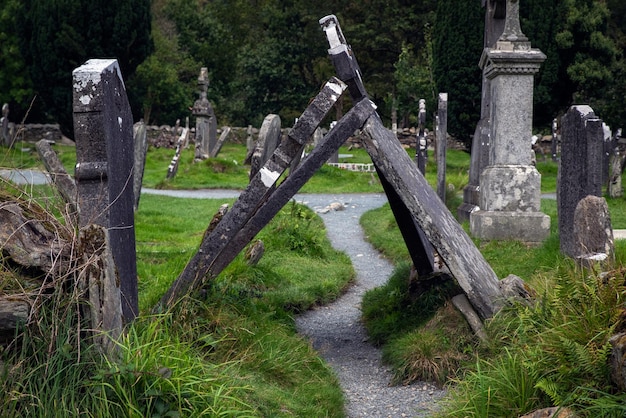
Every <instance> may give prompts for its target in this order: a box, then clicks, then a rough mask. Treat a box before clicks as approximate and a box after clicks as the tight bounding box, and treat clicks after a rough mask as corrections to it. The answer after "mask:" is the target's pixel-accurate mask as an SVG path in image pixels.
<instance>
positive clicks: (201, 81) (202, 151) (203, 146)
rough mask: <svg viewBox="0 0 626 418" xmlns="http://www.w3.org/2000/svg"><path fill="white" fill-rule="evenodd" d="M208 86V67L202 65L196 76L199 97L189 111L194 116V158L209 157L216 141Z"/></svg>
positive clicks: (215, 124) (215, 128) (214, 122)
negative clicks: (208, 97)
mask: <svg viewBox="0 0 626 418" xmlns="http://www.w3.org/2000/svg"><path fill="white" fill-rule="evenodd" d="M208 86H209V76H208V69H207V68H206V67H202V68H201V69H200V75H199V76H198V87H199V89H200V98H199V99H198V100H196V101H195V103H194V104H193V108H192V109H191V113H192V114H193V115H194V116H195V117H196V155H195V159H196V160H205V159H207V158H209V155H210V154H211V150H212V149H213V147H214V146H215V143H216V142H217V121H216V120H215V113H214V112H213V107H212V106H211V102H209V99H207V89H208Z"/></svg>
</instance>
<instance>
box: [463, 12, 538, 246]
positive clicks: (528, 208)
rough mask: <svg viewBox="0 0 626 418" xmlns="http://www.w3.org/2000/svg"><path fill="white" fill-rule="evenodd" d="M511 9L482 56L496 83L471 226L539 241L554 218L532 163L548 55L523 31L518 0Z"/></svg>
mask: <svg viewBox="0 0 626 418" xmlns="http://www.w3.org/2000/svg"><path fill="white" fill-rule="evenodd" d="M506 10H507V12H506V22H505V27H504V31H503V32H502V35H501V36H500V38H499V39H498V41H497V42H496V45H495V47H494V48H488V49H486V50H485V52H484V53H483V55H482V58H481V59H482V61H481V64H482V65H481V66H482V68H483V69H484V74H485V77H486V78H487V79H488V80H490V85H491V98H490V99H491V104H490V106H489V107H490V118H489V137H490V153H489V165H488V166H487V167H486V168H485V169H484V170H483V171H482V173H481V174H480V178H479V187H480V200H479V207H480V209H479V210H477V211H474V212H472V213H471V214H470V231H471V232H472V234H473V235H474V236H476V237H478V238H482V239H487V240H500V239H514V240H520V241H523V242H528V243H539V242H542V241H543V240H545V239H546V238H547V237H548V236H549V235H550V217H549V216H547V215H546V214H544V213H542V212H541V211H540V205H541V175H540V174H539V172H538V171H537V169H536V168H535V167H534V166H533V165H532V155H531V153H532V148H531V137H532V113H533V112H532V109H533V83H534V80H533V75H534V74H535V73H536V72H537V71H539V68H540V66H541V63H542V62H543V61H544V60H545V59H546V56H545V55H544V54H543V53H542V52H541V51H540V50H538V49H535V48H531V47H530V42H528V39H527V38H526V37H525V36H524V34H523V33H522V31H521V28H520V25H519V0H507V9H506Z"/></svg>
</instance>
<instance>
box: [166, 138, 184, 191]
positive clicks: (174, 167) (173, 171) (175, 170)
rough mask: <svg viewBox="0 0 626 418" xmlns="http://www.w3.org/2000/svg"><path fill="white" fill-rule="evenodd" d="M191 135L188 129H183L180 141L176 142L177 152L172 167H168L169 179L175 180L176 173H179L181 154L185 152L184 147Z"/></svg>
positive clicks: (171, 163)
mask: <svg viewBox="0 0 626 418" xmlns="http://www.w3.org/2000/svg"><path fill="white" fill-rule="evenodd" d="M188 135H189V131H188V130H187V128H183V131H182V132H181V134H180V136H179V137H178V140H177V141H176V150H175V151H174V157H172V161H170V165H168V166H167V176H166V178H168V179H173V178H174V177H176V173H178V164H179V163H180V154H181V153H182V151H183V146H184V145H185V142H187V136H188Z"/></svg>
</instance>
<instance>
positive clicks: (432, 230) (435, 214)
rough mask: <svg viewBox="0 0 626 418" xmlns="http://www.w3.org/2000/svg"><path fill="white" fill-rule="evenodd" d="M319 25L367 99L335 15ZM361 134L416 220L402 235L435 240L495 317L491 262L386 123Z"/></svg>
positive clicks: (340, 68) (340, 67)
mask: <svg viewBox="0 0 626 418" xmlns="http://www.w3.org/2000/svg"><path fill="white" fill-rule="evenodd" d="M320 25H321V26H322V28H323V29H324V31H325V32H326V36H327V38H328V41H329V45H330V49H329V51H328V52H329V54H330V57H331V60H332V62H333V64H334V65H335V68H336V70H337V73H338V74H339V76H340V77H341V76H342V75H343V76H344V77H346V80H347V81H346V80H344V81H346V83H348V85H349V88H348V91H349V92H350V93H351V95H352V99H353V100H354V101H358V100H362V99H363V98H364V97H367V93H366V91H365V88H364V87H363V80H362V78H361V74H360V69H359V66H358V64H357V62H356V57H355V56H354V53H353V52H352V50H351V48H350V47H349V46H348V44H347V42H346V40H345V38H344V36H343V34H342V32H341V28H340V27H339V22H338V21H337V18H336V17H335V16H333V15H330V16H326V17H324V18H322V19H320ZM350 84H356V85H355V86H350ZM363 132H364V133H365V134H366V135H365V137H366V138H365V140H364V146H365V149H366V150H367V152H368V153H369V155H370V157H371V158H372V162H373V163H374V164H375V165H376V170H377V171H378V172H379V173H380V174H381V175H382V177H381V178H384V182H387V183H388V184H389V187H386V188H385V192H387V191H388V190H391V191H392V192H391V193H390V194H388V198H389V201H390V203H391V202H392V201H399V202H400V203H398V206H400V207H401V210H402V211H403V212H404V216H406V215H407V212H405V211H408V214H410V216H411V218H412V221H413V222H405V223H403V225H400V222H398V225H399V226H400V228H401V229H405V231H403V236H404V238H405V242H406V244H407V247H408V248H411V247H421V250H419V251H418V252H420V251H422V252H426V251H428V250H427V248H428V246H429V245H430V244H432V245H433V246H434V248H435V249H436V250H437V252H438V253H439V255H440V256H441V258H442V260H443V262H444V263H445V265H446V267H448V269H449V270H450V272H451V274H452V275H453V276H454V277H455V279H456V280H457V282H458V283H459V285H460V286H461V288H462V289H463V291H464V292H465V294H466V295H467V297H468V299H469V300H470V302H471V303H472V305H473V306H474V308H475V309H476V310H477V312H478V313H479V315H481V317H483V318H489V317H491V316H493V314H494V313H495V312H496V311H497V310H499V309H500V307H501V304H502V303H503V299H504V298H503V296H502V292H501V291H500V288H499V286H498V278H497V276H496V274H495V273H494V271H493V269H492V268H491V266H490V265H489V264H488V263H487V261H486V260H485V259H484V257H483V256H482V254H481V253H480V251H478V249H477V248H476V246H475V245H474V243H473V242H472V240H471V239H470V237H469V236H468V235H467V234H466V233H465V231H464V230H463V228H462V227H461V225H459V223H458V222H457V221H456V219H455V218H454V216H452V214H451V213H450V211H449V210H448V208H447V207H446V206H445V204H443V202H442V201H441V199H439V197H438V196H437V194H436V193H435V192H434V190H433V189H432V188H431V187H430V185H429V184H428V182H427V181H426V179H425V178H424V176H423V175H422V173H421V172H420V171H419V169H418V168H417V167H416V166H415V164H414V163H413V161H412V160H411V158H410V157H409V155H408V154H407V153H406V151H405V150H404V149H403V148H402V146H401V144H400V142H399V141H398V138H397V137H396V136H395V135H394V134H393V132H391V131H390V130H388V129H386V128H385V127H384V125H383V123H382V121H381V120H380V117H379V116H378V114H374V115H372V116H371V117H370V118H369V119H368V120H367V122H366V123H365V125H364V127H363ZM383 184H385V183H383ZM394 193H395V194H396V195H397V196H396V195H393V194H394ZM402 205H403V206H404V207H403V208H402ZM394 215H395V211H394ZM417 231H420V232H422V233H423V234H424V236H425V237H426V238H427V240H426V242H423V241H419V240H421V237H420V233H418V232H417ZM405 234H406V235H405ZM407 237H408V238H407ZM414 263H415V260H414ZM416 267H417V265H416Z"/></svg>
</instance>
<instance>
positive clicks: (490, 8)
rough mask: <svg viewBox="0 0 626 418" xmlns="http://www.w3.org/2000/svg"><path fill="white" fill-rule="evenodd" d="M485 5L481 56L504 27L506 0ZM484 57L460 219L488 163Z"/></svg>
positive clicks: (474, 206)
mask: <svg viewBox="0 0 626 418" xmlns="http://www.w3.org/2000/svg"><path fill="white" fill-rule="evenodd" d="M482 4H483V7H485V31H484V42H483V53H482V55H483V56H484V55H485V54H486V53H487V52H488V51H489V50H490V49H491V48H493V47H495V44H496V41H497V40H498V38H500V35H501V34H502V32H503V31H504V23H505V18H506V0H495V1H494V0H483V2H482ZM485 63H486V61H485V60H484V59H483V58H482V57H481V59H480V62H479V64H478V65H479V66H480V68H481V69H482V70H483V76H482V94H481V100H480V120H479V122H478V124H477V125H476V130H475V131H474V137H473V139H472V149H471V160H470V170H469V180H468V183H467V186H465V187H464V188H463V203H462V204H461V206H459V209H458V210H457V216H458V217H459V220H460V221H467V220H469V218H470V214H471V213H472V212H475V211H477V210H478V209H479V206H480V174H481V173H482V172H483V170H484V169H485V168H486V167H487V166H488V165H489V149H490V145H491V138H490V126H489V117H490V112H491V79H490V78H488V77H487V75H486V68H485Z"/></svg>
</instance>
